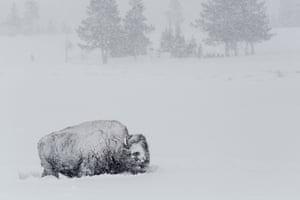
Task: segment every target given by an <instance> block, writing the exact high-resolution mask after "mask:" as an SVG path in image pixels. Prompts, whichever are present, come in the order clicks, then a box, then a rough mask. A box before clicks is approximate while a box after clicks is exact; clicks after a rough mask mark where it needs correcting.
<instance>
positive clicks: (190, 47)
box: [186, 37, 197, 57]
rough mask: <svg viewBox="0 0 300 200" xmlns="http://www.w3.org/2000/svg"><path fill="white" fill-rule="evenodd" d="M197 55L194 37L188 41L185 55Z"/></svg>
mask: <svg viewBox="0 0 300 200" xmlns="http://www.w3.org/2000/svg"><path fill="white" fill-rule="evenodd" d="M196 55H197V41H196V39H195V38H194V37H192V39H191V40H190V41H189V42H188V44H187V46H186V56H187V57H195V56H196Z"/></svg>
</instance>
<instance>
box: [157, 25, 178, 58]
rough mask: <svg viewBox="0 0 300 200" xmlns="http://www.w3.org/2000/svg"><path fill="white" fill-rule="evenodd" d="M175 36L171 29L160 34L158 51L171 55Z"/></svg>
mask: <svg viewBox="0 0 300 200" xmlns="http://www.w3.org/2000/svg"><path fill="white" fill-rule="evenodd" d="M174 41H175V36H174V34H173V31H172V30H171V29H166V30H165V31H164V32H162V35H161V39H160V50H161V51H162V52H166V53H171V52H172V51H173V48H174Z"/></svg>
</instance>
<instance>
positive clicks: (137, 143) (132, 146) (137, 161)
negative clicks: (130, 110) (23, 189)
mask: <svg viewBox="0 0 300 200" xmlns="http://www.w3.org/2000/svg"><path fill="white" fill-rule="evenodd" d="M38 152H39V157H40V160H41V165H42V167H43V168H44V172H43V176H48V175H52V176H56V177H58V176H59V173H61V174H64V175H66V176H69V177H81V176H93V175H99V174H104V173H110V174H116V173H122V172H131V173H134V174H136V173H143V172H145V171H146V168H147V167H148V165H149V162H150V154H149V150H148V144H147V141H146V138H145V137H144V136H143V135H129V134H128V131H127V128H126V126H124V125H123V124H121V123H120V122H117V121H92V122H85V123H82V124H80V125H77V126H72V127H69V128H66V129H63V130H61V131H57V132H54V133H51V134H49V135H47V136H45V137H43V138H42V139H41V140H40V141H39V143H38Z"/></svg>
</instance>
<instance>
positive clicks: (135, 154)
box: [132, 152, 140, 157]
mask: <svg viewBox="0 0 300 200" xmlns="http://www.w3.org/2000/svg"><path fill="white" fill-rule="evenodd" d="M132 155H133V156H136V157H137V156H139V155H140V152H134V153H132Z"/></svg>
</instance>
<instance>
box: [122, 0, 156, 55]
mask: <svg viewBox="0 0 300 200" xmlns="http://www.w3.org/2000/svg"><path fill="white" fill-rule="evenodd" d="M130 7H131V8H130V10H129V11H128V12H127V14H126V16H125V19H124V29H125V34H126V38H127V48H128V49H127V50H128V53H129V55H130V56H134V57H135V58H136V57H137V56H139V55H145V54H146V53H147V47H148V46H149V44H150V40H149V38H148V37H147V36H146V35H147V34H149V33H150V32H151V31H152V30H153V29H154V28H153V26H151V25H147V24H146V21H147V19H146V17H145V16H144V11H145V7H144V3H143V1H142V0H131V1H130Z"/></svg>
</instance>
